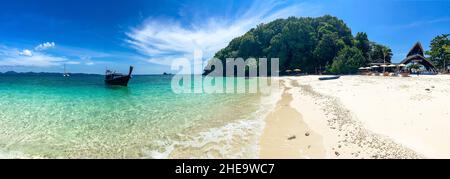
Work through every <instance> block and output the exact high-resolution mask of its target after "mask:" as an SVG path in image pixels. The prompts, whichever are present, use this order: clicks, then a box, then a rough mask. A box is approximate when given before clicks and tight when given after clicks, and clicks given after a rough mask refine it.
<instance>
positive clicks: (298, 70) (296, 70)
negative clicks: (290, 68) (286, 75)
mask: <svg viewBox="0 0 450 179" xmlns="http://www.w3.org/2000/svg"><path fill="white" fill-rule="evenodd" d="M294 71H295V72H301V71H302V70H300V69H294Z"/></svg>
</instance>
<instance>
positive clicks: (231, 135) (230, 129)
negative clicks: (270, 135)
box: [144, 90, 281, 159]
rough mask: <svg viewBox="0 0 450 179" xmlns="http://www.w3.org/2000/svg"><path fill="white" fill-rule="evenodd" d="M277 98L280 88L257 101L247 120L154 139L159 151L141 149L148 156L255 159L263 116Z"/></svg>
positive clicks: (274, 103) (263, 121) (274, 104)
mask: <svg viewBox="0 0 450 179" xmlns="http://www.w3.org/2000/svg"><path fill="white" fill-rule="evenodd" d="M280 98H281V90H276V91H273V92H272V94H271V95H269V96H264V97H262V98H261V100H260V108H259V110H258V111H256V112H254V113H252V114H251V115H250V117H248V118H247V119H242V120H238V121H235V122H231V123H228V124H226V125H225V126H222V127H216V128H211V129H208V130H206V131H204V132H199V133H197V134H194V135H190V136H188V135H181V134H179V137H180V139H177V140H168V141H158V142H156V143H157V144H158V145H159V146H160V149H159V150H152V151H147V152H144V153H145V155H146V156H147V157H149V158H157V159H161V158H227V159H230V158H258V157H259V142H260V136H261V135H262V133H263V130H264V127H265V120H264V119H265V118H266V116H267V115H268V113H269V112H270V111H271V110H272V109H273V108H274V107H275V106H276V103H277V102H278V100H279V99H280Z"/></svg>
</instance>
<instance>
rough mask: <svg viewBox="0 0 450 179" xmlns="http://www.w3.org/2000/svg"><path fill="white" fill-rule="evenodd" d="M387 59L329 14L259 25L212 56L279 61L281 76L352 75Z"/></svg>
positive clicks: (388, 54)
mask: <svg viewBox="0 0 450 179" xmlns="http://www.w3.org/2000/svg"><path fill="white" fill-rule="evenodd" d="M391 56H392V52H391V50H390V49H389V48H387V47H385V46H383V45H379V44H376V43H373V42H370V41H369V39H368V37H367V34H366V33H357V35H356V37H353V35H352V31H351V29H350V28H349V27H348V26H347V25H346V24H345V23H344V21H342V20H340V19H338V18H336V17H333V16H329V15H326V16H322V17H317V18H310V17H300V18H297V17H290V18H288V19H278V20H275V21H272V22H270V23H267V24H260V25H258V26H257V27H256V28H253V29H251V30H250V31H249V32H247V33H245V34H244V35H243V36H241V37H238V38H235V39H233V40H232V41H231V42H230V44H229V45H228V46H227V47H226V48H224V49H222V50H220V51H219V52H217V53H216V54H215V58H218V59H220V60H222V61H225V59H226V58H238V57H241V58H244V59H247V58H250V57H254V58H268V59H270V58H279V59H280V74H281V75H283V74H286V70H293V69H301V70H302V72H306V73H309V74H313V73H318V72H319V71H322V72H325V71H326V72H329V73H353V72H356V70H357V68H359V67H360V66H366V65H368V63H370V62H383V61H384V60H386V61H387V62H389V61H390V59H391ZM205 73H206V74H207V73H209V72H207V71H206V72H205Z"/></svg>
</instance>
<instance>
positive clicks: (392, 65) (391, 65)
mask: <svg viewBox="0 0 450 179" xmlns="http://www.w3.org/2000/svg"><path fill="white" fill-rule="evenodd" d="M388 67H397V65H394V64H390V65H388Z"/></svg>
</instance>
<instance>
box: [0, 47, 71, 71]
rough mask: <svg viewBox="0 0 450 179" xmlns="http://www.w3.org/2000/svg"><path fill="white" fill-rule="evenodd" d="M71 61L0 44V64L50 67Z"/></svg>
mask: <svg viewBox="0 0 450 179" xmlns="http://www.w3.org/2000/svg"><path fill="white" fill-rule="evenodd" d="M68 62H70V63H72V61H70V60H69V59H67V58H65V57H56V56H52V55H48V54H44V53H40V52H34V54H32V52H31V51H30V50H22V51H19V50H17V49H14V48H9V47H6V46H0V66H27V67H51V66H59V65H62V64H64V63H68Z"/></svg>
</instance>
